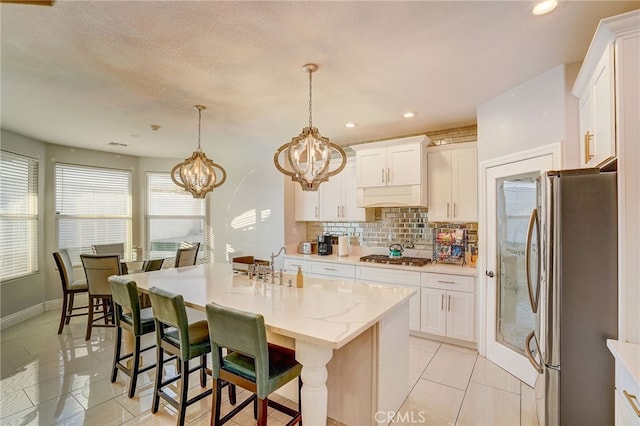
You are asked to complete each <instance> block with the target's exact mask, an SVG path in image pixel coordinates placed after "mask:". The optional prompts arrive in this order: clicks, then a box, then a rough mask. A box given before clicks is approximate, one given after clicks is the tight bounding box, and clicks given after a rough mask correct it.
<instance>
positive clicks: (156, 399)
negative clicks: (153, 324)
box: [151, 342, 164, 414]
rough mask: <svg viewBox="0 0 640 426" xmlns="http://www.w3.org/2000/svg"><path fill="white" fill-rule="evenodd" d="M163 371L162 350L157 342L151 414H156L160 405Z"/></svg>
mask: <svg viewBox="0 0 640 426" xmlns="http://www.w3.org/2000/svg"><path fill="white" fill-rule="evenodd" d="M163 371H164V349H162V347H161V346H160V342H158V344H157V346H156V384H155V386H154V387H153V403H152V404H151V412H152V413H154V414H155V413H157V412H158V406H159V405H160V386H161V385H162V375H163Z"/></svg>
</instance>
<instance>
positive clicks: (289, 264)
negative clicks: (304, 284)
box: [284, 257, 309, 273]
mask: <svg viewBox="0 0 640 426" xmlns="http://www.w3.org/2000/svg"><path fill="white" fill-rule="evenodd" d="M299 266H301V267H302V272H309V262H308V261H306V260H302V259H290V258H286V257H285V259H284V270H285V271H286V272H289V273H295V272H298V267H299Z"/></svg>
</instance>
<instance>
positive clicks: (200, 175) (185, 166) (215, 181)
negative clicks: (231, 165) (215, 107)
mask: <svg viewBox="0 0 640 426" xmlns="http://www.w3.org/2000/svg"><path fill="white" fill-rule="evenodd" d="M193 107H194V108H195V109H197V110H198V149H196V150H195V151H194V152H193V154H192V155H191V157H189V158H187V159H185V160H184V161H183V162H182V163H180V164H176V165H175V166H174V167H173V169H171V180H173V183H175V184H176V185H178V186H179V187H181V188H184V189H185V190H186V191H189V192H190V193H191V194H192V195H193V198H204V197H205V196H206V195H207V193H209V192H211V191H213V190H214V188H217V187H219V186H220V185H222V184H223V183H224V181H225V180H226V179H227V172H225V170H224V169H223V168H222V166H220V165H219V164H216V163H214V162H213V160H210V159H208V158H207V156H206V155H205V153H204V152H203V151H202V148H201V147H200V122H201V121H202V110H203V109H206V108H207V107H205V106H204V105H194V106H193ZM216 169H218V172H216Z"/></svg>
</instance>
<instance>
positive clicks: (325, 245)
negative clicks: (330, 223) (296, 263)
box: [318, 234, 332, 256]
mask: <svg viewBox="0 0 640 426" xmlns="http://www.w3.org/2000/svg"><path fill="white" fill-rule="evenodd" d="M331 243H332V238H331V235H329V234H324V235H318V254H319V255H320V256H327V255H330V254H331V251H332V250H331V248H332V247H331Z"/></svg>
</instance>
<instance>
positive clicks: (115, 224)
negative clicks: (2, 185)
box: [55, 163, 132, 264]
mask: <svg viewBox="0 0 640 426" xmlns="http://www.w3.org/2000/svg"><path fill="white" fill-rule="evenodd" d="M55 187H56V221H57V231H58V247H60V248H66V249H68V250H69V254H70V255H71V260H72V262H73V263H74V264H79V263H80V258H79V256H80V254H81V253H91V252H92V249H91V246H92V245H94V244H114V243H124V246H125V253H131V250H132V245H131V223H132V209H131V172H130V171H127V170H117V169H106V168H98V167H87V166H78V165H72V164H63V163H56V165H55Z"/></svg>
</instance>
